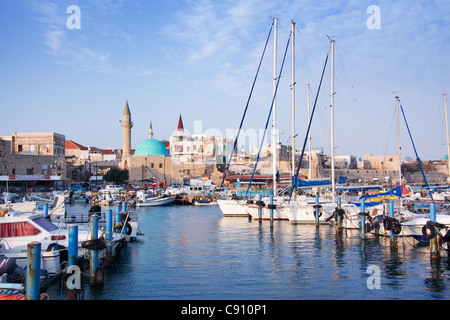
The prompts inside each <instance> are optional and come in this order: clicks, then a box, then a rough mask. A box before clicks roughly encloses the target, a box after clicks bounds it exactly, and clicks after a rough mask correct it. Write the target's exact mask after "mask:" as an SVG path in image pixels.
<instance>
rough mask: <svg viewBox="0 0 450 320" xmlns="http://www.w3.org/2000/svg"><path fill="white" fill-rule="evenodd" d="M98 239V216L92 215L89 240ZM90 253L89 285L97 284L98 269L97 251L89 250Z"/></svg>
mask: <svg viewBox="0 0 450 320" xmlns="http://www.w3.org/2000/svg"><path fill="white" fill-rule="evenodd" d="M97 238H98V216H97V215H96V214H93V215H92V216H91V239H92V240H94V239H97ZM90 251H91V259H90V264H89V267H90V268H89V278H90V284H97V269H98V251H97V250H90Z"/></svg>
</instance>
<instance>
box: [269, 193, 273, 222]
mask: <svg viewBox="0 0 450 320" xmlns="http://www.w3.org/2000/svg"><path fill="white" fill-rule="evenodd" d="M270 205H271V208H270V221H273V196H270Z"/></svg>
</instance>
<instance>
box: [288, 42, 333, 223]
mask: <svg viewBox="0 0 450 320" xmlns="http://www.w3.org/2000/svg"><path fill="white" fill-rule="evenodd" d="M327 61H328V55H327V59H326V60H325V65H324V68H323V71H322V77H321V79H320V84H319V90H320V87H321V84H322V79H323V75H324V72H325V67H326V64H327ZM317 97H318V94H317V95H316V101H315V103H314V108H313V111H312V114H311V116H310V119H309V122H308V130H307V132H306V137H305V140H304V144H303V150H302V154H301V156H300V163H299V164H298V166H297V172H295V173H294V175H293V179H292V189H291V195H290V198H289V202H288V204H287V205H285V206H284V208H283V211H284V213H285V214H286V216H287V217H288V219H289V221H290V222H291V224H314V223H317V224H327V223H328V221H327V218H328V217H329V216H331V214H332V213H331V212H332V209H333V208H335V207H336V204H335V191H336V185H335V177H334V147H333V145H334V114H333V112H334V40H331V101H330V102H331V104H330V106H331V163H332V165H331V185H332V201H326V202H325V203H319V202H318V201H316V200H314V202H313V201H312V200H311V199H309V200H307V199H306V198H299V197H297V198H296V199H294V201H292V202H291V201H290V200H291V199H292V195H293V192H294V189H296V188H297V185H298V178H297V177H298V172H299V170H300V165H301V161H302V158H303V152H304V150H305V146H306V141H307V139H308V135H309V130H310V127H311V119H312V116H313V115H314V110H315V107H316V103H317Z"/></svg>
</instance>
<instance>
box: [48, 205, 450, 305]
mask: <svg viewBox="0 0 450 320" xmlns="http://www.w3.org/2000/svg"><path fill="white" fill-rule="evenodd" d="M68 209H69V210H68V211H69V212H70V210H76V211H78V212H80V210H85V212H87V210H88V207H85V206H80V205H78V206H75V207H73V208H70V207H69V208H68ZM138 221H139V229H140V231H141V232H142V233H144V235H141V236H139V237H138V241H137V242H134V243H128V245H127V246H126V247H125V249H124V250H122V252H121V256H120V259H119V261H118V263H117V264H116V266H115V267H113V268H110V269H107V270H106V271H105V284H104V285H103V286H101V287H95V288H92V287H90V286H89V284H87V285H85V286H84V289H83V296H84V299H85V300H144V299H145V300H147V299H150V300H205V299H207V300H216V299H217V300H218V299H220V300H310V299H314V300H335V299H346V300H353V299H355V300H361V299H363V300H366V299H382V300H391V299H414V300H415V299H426V300H428V299H430V300H447V299H449V297H450V263H449V260H448V259H447V257H443V258H441V259H440V260H439V261H438V262H434V261H431V260H430V254H429V247H428V246H413V242H412V240H411V239H410V240H408V241H404V240H401V239H399V241H398V246H397V248H391V246H390V240H389V238H385V237H379V238H375V237H368V238H366V239H361V237H360V234H359V232H358V231H357V230H355V231H351V230H344V231H342V232H338V231H337V230H336V229H335V228H334V227H332V226H327V225H326V226H319V227H316V226H315V225H291V224H290V223H289V221H273V222H270V221H262V222H259V221H250V220H248V219H247V218H235V217H223V216H222V214H221V211H220V209H219V207H218V206H213V207H195V206H171V207H155V208H144V209H140V208H139V209H138ZM373 270H374V271H375V273H374V271H373ZM87 283H88V282H87ZM376 284H379V286H378V287H377V286H375V288H374V285H376ZM47 292H48V293H49V295H50V297H51V299H53V300H58V299H65V293H63V295H61V287H60V284H59V283H58V282H55V283H53V284H52V286H51V287H50V288H49V290H48V291H47Z"/></svg>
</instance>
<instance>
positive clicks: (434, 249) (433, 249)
mask: <svg viewBox="0 0 450 320" xmlns="http://www.w3.org/2000/svg"><path fill="white" fill-rule="evenodd" d="M430 221H431V222H436V205H435V204H430ZM430 227H431V228H435V227H434V226H430ZM435 229H436V228H435ZM437 235H438V231H437V230H435V236H434V237H433V238H432V239H431V240H430V254H431V259H438V258H439V243H438V237H437Z"/></svg>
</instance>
